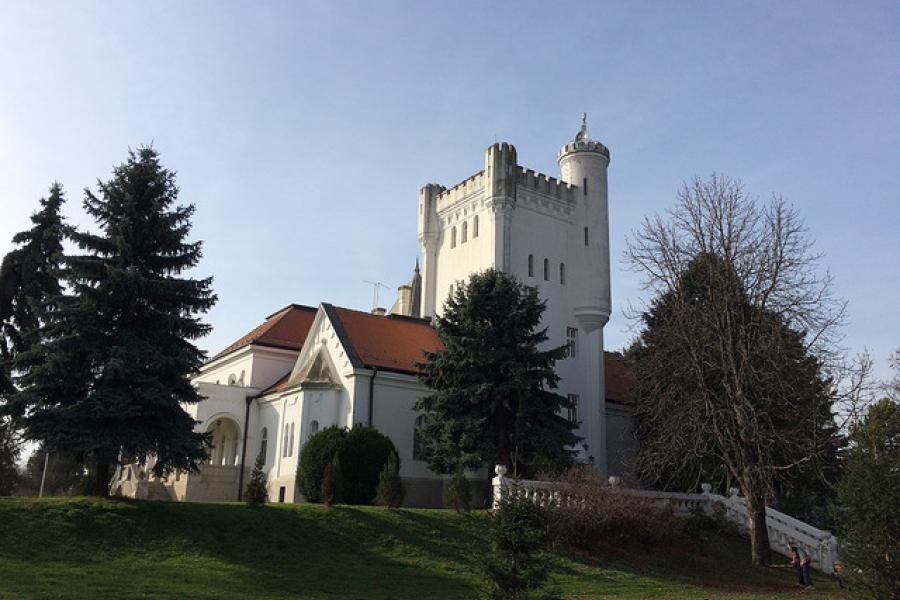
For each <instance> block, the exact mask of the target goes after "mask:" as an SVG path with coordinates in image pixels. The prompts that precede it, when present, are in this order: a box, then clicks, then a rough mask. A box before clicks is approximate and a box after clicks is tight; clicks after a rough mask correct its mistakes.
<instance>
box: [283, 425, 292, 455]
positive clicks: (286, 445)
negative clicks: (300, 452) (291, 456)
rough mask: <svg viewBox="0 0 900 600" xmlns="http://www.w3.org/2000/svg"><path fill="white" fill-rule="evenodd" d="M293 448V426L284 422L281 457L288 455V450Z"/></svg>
mask: <svg viewBox="0 0 900 600" xmlns="http://www.w3.org/2000/svg"><path fill="white" fill-rule="evenodd" d="M290 448H291V426H290V425H288V424H287V423H285V424H284V437H282V438H281V458H287V457H288V451H289V450H290Z"/></svg>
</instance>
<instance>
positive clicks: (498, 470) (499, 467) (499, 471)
mask: <svg viewBox="0 0 900 600" xmlns="http://www.w3.org/2000/svg"><path fill="white" fill-rule="evenodd" d="M494 472H495V473H497V476H498V477H503V476H504V475H506V466H504V465H497V466H496V467H494Z"/></svg>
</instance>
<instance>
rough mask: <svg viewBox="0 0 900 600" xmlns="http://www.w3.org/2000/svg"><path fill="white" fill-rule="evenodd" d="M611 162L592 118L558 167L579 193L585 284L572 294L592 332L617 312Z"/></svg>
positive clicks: (575, 242) (575, 230) (579, 253)
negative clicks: (612, 278)
mask: <svg viewBox="0 0 900 600" xmlns="http://www.w3.org/2000/svg"><path fill="white" fill-rule="evenodd" d="M609 160H610V155H609V148H607V147H606V146H604V145H603V144H602V143H600V142H598V141H596V140H592V139H590V138H589V137H588V133H587V115H584V114H582V117H581V130H580V131H579V132H578V133H577V134H576V135H575V139H574V140H573V141H571V142H569V143H568V144H566V145H565V146H563V147H562V148H561V149H560V151H559V157H558V160H557V162H558V163H559V171H560V177H561V178H562V180H563V181H565V182H567V183H569V184H570V185H572V186H574V187H575V188H576V190H575V206H574V209H573V213H572V214H573V226H572V232H571V236H572V239H571V246H570V247H571V248H572V249H573V255H572V258H574V259H575V260H577V261H578V262H579V263H580V264H579V268H580V272H581V273H583V274H584V279H583V280H581V281H578V282H573V286H572V287H573V288H574V289H573V290H572V291H573V300H574V301H575V306H574V316H575V318H576V319H577V320H578V323H579V324H580V325H581V327H582V328H583V329H584V330H585V331H587V332H591V331H595V330H597V329H600V328H602V327H603V326H604V325H606V322H607V321H608V320H609V316H610V314H611V311H612V299H611V294H610V286H609V205H608V200H607V180H606V172H607V168H608V167H609ZM570 260H571V259H570Z"/></svg>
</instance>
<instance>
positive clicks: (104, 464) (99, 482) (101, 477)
mask: <svg viewBox="0 0 900 600" xmlns="http://www.w3.org/2000/svg"><path fill="white" fill-rule="evenodd" d="M109 468H110V463H109V461H107V460H101V459H97V461H96V463H95V466H94V482H93V484H92V485H91V495H92V496H101V497H103V496H109V480H110V476H111V475H110V472H109V471H110V469H109Z"/></svg>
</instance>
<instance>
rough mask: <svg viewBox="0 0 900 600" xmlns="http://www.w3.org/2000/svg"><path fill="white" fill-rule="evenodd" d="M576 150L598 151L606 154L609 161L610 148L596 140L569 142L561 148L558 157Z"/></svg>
mask: <svg viewBox="0 0 900 600" xmlns="http://www.w3.org/2000/svg"><path fill="white" fill-rule="evenodd" d="M575 152H596V153H598V154H602V155H603V156H605V157H606V160H607V161H609V159H610V156H609V148H607V147H606V146H604V145H603V144H601V143H600V142H597V141H595V140H576V141H574V142H569V143H568V144H566V145H565V146H563V147H562V148H560V150H559V155H558V159H561V158H562V157H563V156H566V155H567V154H572V153H575Z"/></svg>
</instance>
